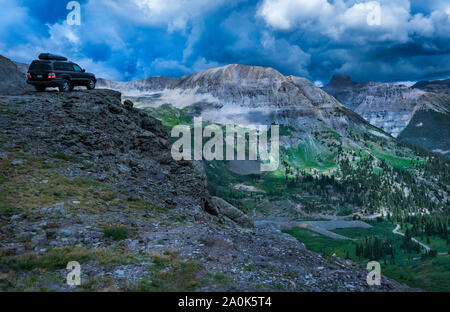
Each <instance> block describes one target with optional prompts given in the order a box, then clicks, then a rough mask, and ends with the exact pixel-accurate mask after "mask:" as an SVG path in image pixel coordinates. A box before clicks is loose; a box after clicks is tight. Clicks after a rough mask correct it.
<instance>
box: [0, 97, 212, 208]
mask: <svg viewBox="0 0 450 312" xmlns="http://www.w3.org/2000/svg"><path fill="white" fill-rule="evenodd" d="M5 101H6V103H5V104H6V105H12V104H14V103H15V104H14V105H16V104H17V103H19V104H17V107H18V111H17V118H16V119H15V120H3V121H2V122H3V123H4V130H5V132H3V133H5V137H6V138H8V139H9V140H11V141H12V142H14V144H26V145H28V146H30V147H31V148H32V150H33V151H34V152H35V153H36V154H38V155H45V154H51V153H54V151H60V152H61V153H64V154H68V155H72V156H73V157H75V158H77V159H80V161H83V163H84V164H85V165H86V166H92V176H93V177H94V178H97V179H99V180H102V181H109V182H111V183H112V184H113V185H114V186H115V187H116V188H117V190H120V191H121V192H127V193H128V194H129V196H132V197H137V198H146V199H149V200H151V201H154V202H158V203H159V204H161V205H162V206H167V207H170V208H173V209H176V208H177V207H178V208H179V210H180V213H182V214H184V215H186V216H189V215H190V216H194V215H195V214H198V213H201V211H202V210H203V208H205V203H206V200H207V199H208V198H209V197H208V194H207V191H206V188H205V179H206V178H205V174H204V171H203V167H202V166H201V165H200V164H197V163H195V162H176V161H174V160H173V159H172V156H171V154H170V142H169V134H168V132H167V130H166V128H165V127H163V126H162V125H161V122H160V121H159V120H156V119H154V118H152V117H150V116H148V115H147V114H146V113H144V112H142V111H140V110H138V109H136V108H133V105H132V103H130V101H128V102H126V103H125V104H122V102H121V94H120V93H119V92H116V91H111V90H95V91H92V92H87V91H77V92H72V93H69V94H63V93H58V92H46V93H42V94H40V95H39V96H36V94H35V93H29V94H26V95H23V96H20V97H8V98H6V100H5ZM107 172H108V173H109V174H105V173H107ZM161 186H163V187H161ZM186 205H187V206H189V207H192V208H191V210H190V211H189V210H187V209H184V208H182V207H186Z"/></svg>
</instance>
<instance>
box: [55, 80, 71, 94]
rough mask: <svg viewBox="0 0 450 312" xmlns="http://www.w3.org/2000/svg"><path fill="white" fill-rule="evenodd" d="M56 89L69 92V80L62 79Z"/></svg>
mask: <svg viewBox="0 0 450 312" xmlns="http://www.w3.org/2000/svg"><path fill="white" fill-rule="evenodd" d="M58 89H59V92H69V91H70V90H71V89H72V88H71V86H70V82H69V80H67V79H64V80H63V81H62V83H61V85H60V86H59V87H58Z"/></svg>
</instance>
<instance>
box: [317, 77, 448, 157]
mask: <svg viewBox="0 0 450 312" xmlns="http://www.w3.org/2000/svg"><path fill="white" fill-rule="evenodd" d="M340 76H341V77H337V78H336V77H335V76H333V78H332V79H331V81H330V83H329V84H327V85H326V86H325V87H323V90H325V91H326V92H328V93H329V94H331V95H333V96H334V97H335V98H336V99H337V100H338V101H339V102H340V103H342V104H343V105H344V106H346V107H347V108H349V109H351V110H353V111H354V112H356V113H358V114H359V115H361V116H362V117H363V118H364V119H366V120H367V121H368V122H369V123H371V124H372V125H374V126H376V127H378V128H381V129H383V130H384V131H386V132H387V133H390V134H391V135H392V136H394V137H399V138H401V139H402V140H405V141H407V142H410V143H414V144H420V145H422V146H423V147H425V148H427V149H429V150H431V151H443V153H444V154H445V153H448V151H449V150H450V146H449V145H448V142H446V141H445V140H442V139H438V140H436V138H440V133H441V132H445V131H448V130H446V129H448V127H449V124H450V123H449V122H448V121H449V118H450V117H449V110H450V109H449V107H450V96H449V95H448V94H445V92H443V93H440V94H437V93H429V92H426V91H433V90H439V88H441V87H443V86H444V87H445V81H443V82H442V84H441V85H439V84H437V83H435V84H434V85H433V84H431V83H429V84H427V83H426V82H422V83H418V84H416V87H413V88H409V87H407V86H404V85H394V84H390V83H381V82H376V81H370V82H366V83H354V82H353V81H351V79H350V78H349V77H347V76H343V75H340ZM342 76H343V77H342ZM424 90H425V91H424ZM418 113H419V115H420V116H419V115H417V114H418ZM430 114H431V115H430ZM415 115H417V118H413V117H414V116H415ZM412 120H414V123H415V125H413V126H411V127H409V128H410V129H408V136H402V135H401V133H402V132H403V131H404V130H405V129H406V128H407V127H408V126H409V124H410V122H411V121H412ZM417 120H418V121H417ZM431 120H434V121H433V122H430V121H431ZM437 124H439V127H436V126H435V125H437ZM416 125H419V126H418V127H416ZM429 127H432V128H433V129H434V130H432V131H431V130H430V129H431V128H429ZM425 128H427V129H429V130H430V131H429V132H427V131H426V130H424V129H425ZM418 129H420V130H421V133H420V134H418V132H417V130H418ZM439 129H440V130H439ZM419 137H420V138H419Z"/></svg>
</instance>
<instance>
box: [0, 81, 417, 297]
mask: <svg viewBox="0 0 450 312" xmlns="http://www.w3.org/2000/svg"><path fill="white" fill-rule="evenodd" d="M0 132H1V134H2V135H1V142H0V161H1V166H0V196H1V207H0V242H1V243H0V254H1V258H0V259H1V260H0V290H3V291H11V290H15V291H23V290H26V291H29V290H38V291H42V290H52V291H77V290H82V291H102V290H137V291H154V290H163V291H167V290H195V291H209V290H225V291H231V290H237V291H246V290H271V291H279V290H282V291H405V290H409V288H407V287H406V286H403V285H400V284H399V283H397V282H395V281H392V280H388V279H385V278H383V281H382V285H381V286H379V287H377V286H371V287H369V286H368V285H367V283H366V276H367V271H366V270H365V269H364V268H362V267H360V266H359V265H356V264H352V263H350V262H345V261H344V260H341V259H338V258H330V259H324V258H323V257H321V256H320V255H318V254H316V253H313V252H310V251H308V250H307V249H305V247H304V245H303V244H302V243H300V242H298V241H297V240H296V239H294V238H293V237H291V236H289V235H287V234H283V233H282V232H280V231H279V230H278V229H276V228H274V227H271V226H267V227H257V228H254V227H252V226H251V223H249V222H248V220H247V219H245V218H247V217H245V218H244V217H243V216H242V215H241V214H240V213H239V211H237V209H236V210H235V209H234V207H233V206H231V205H225V204H224V202H223V200H221V199H217V198H216V199H213V198H211V197H210V196H209V194H208V192H207V190H206V186H205V174H204V171H203V166H202V164H201V163H195V162H187V161H182V162H175V161H174V160H172V158H171V156H170V141H169V137H168V133H167V130H166V129H165V128H164V127H163V126H162V125H161V122H160V121H158V120H156V119H154V118H152V117H150V116H148V115H147V114H146V113H144V112H142V111H140V110H139V109H136V108H134V107H133V103H131V102H130V101H125V102H124V103H122V101H121V95H120V93H118V92H115V91H111V90H95V91H89V92H88V91H75V92H72V93H67V94H62V93H57V92H45V93H39V94H38V93H35V92H25V93H23V94H21V95H11V96H10V95H2V96H0ZM230 206H231V207H230ZM235 221H236V222H238V223H239V224H238V223H236V222H235ZM69 261H78V262H80V263H81V266H82V276H81V277H82V285H81V286H80V287H78V288H76V287H72V286H68V285H67V284H66V281H65V278H66V274H67V273H68V270H66V265H67V263H68V262H69Z"/></svg>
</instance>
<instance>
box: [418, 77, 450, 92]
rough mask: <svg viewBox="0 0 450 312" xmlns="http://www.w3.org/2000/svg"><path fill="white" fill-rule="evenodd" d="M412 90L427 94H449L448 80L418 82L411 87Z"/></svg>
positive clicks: (449, 81)
mask: <svg viewBox="0 0 450 312" xmlns="http://www.w3.org/2000/svg"><path fill="white" fill-rule="evenodd" d="M412 88H415V89H421V90H424V91H427V92H435V93H446V94H450V79H445V80H434V81H419V82H417V83H416V84H415V85H413V86H412Z"/></svg>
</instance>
